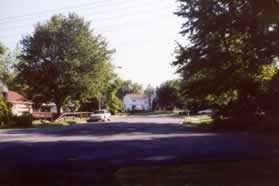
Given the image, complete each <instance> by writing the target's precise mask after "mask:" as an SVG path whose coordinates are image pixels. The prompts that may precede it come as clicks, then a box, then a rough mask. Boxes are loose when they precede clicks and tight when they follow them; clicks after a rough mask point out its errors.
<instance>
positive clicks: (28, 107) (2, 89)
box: [0, 81, 33, 116]
mask: <svg viewBox="0 0 279 186" xmlns="http://www.w3.org/2000/svg"><path fill="white" fill-rule="evenodd" d="M0 94H1V95H2V96H3V98H4V99H5V100H6V101H7V103H9V104H10V105H11V111H12V113H13V115H16V116H21V115H23V114H25V113H28V114H32V112H33V109H32V104H33V103H32V101H30V100H28V99H27V98H25V97H24V96H22V95H20V94H19V93H17V92H15V91H10V90H9V89H8V87H7V86H6V85H5V84H4V83H2V82H1V81H0Z"/></svg>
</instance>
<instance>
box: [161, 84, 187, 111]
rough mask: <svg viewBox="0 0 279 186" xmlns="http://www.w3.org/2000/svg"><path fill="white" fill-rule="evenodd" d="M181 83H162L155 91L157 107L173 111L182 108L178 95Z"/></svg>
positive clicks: (180, 97)
mask: <svg viewBox="0 0 279 186" xmlns="http://www.w3.org/2000/svg"><path fill="white" fill-rule="evenodd" d="M180 86H181V82H180V81H179V80H170V81H167V82H165V83H163V84H162V85H161V86H160V87H159V88H158V89H157V100H156V103H157V105H158V106H159V107H160V108H161V109H164V110H173V109H175V108H182V106H183V99H182V96H181V94H180V92H181V91H180V88H181V87H180Z"/></svg>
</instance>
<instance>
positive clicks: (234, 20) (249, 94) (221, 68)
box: [174, 0, 279, 115]
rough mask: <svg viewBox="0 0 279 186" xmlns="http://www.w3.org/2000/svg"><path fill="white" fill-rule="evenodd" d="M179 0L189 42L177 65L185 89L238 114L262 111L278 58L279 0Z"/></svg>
mask: <svg viewBox="0 0 279 186" xmlns="http://www.w3.org/2000/svg"><path fill="white" fill-rule="evenodd" d="M178 1H179V10H178V12H177V13H176V14H177V15H178V16H180V17H182V18H184V20H185V22H184V24H183V26H182V31H181V34H182V35H183V36H184V37H185V38H187V43H188V44H187V45H185V46H183V45H179V46H178V50H177V60H176V61H175V62H174V64H175V65H177V66H178V69H179V70H178V71H179V72H180V74H181V76H182V78H183V85H184V94H185V95H186V96H188V97H191V98H194V99H199V100H204V101H205V100H206V101H208V102H211V103H213V105H215V106H216V105H217V106H218V107H219V108H225V107H226V108H229V109H231V110H232V112H233V114H236V115H238V114H239V115H241V114H248V113H250V114H253V115H254V114H256V113H259V112H261V110H262V109H263V108H262V106H261V105H260V104H259V103H260V102H259V101H258V99H259V97H260V96H259V95H261V94H262V93H261V92H263V91H264V90H265V89H264V87H263V85H264V84H265V81H268V80H270V79H271V78H272V77H273V75H274V74H275V72H276V69H275V66H274V63H275V61H276V59H277V58H278V57H279V14H278V11H279V2H278V1H276V0H267V1H262V0H234V1H232V0H214V1H212V0H178ZM231 114H232V113H231Z"/></svg>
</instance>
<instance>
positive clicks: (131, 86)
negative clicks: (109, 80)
mask: <svg viewBox="0 0 279 186" xmlns="http://www.w3.org/2000/svg"><path fill="white" fill-rule="evenodd" d="M129 93H136V94H141V93H143V88H142V86H141V85H140V84H138V83H134V82H132V81H131V80H126V81H122V82H121V86H120V88H119V89H118V91H117V93H116V95H117V97H119V98H120V99H123V97H124V96H125V95H126V94H129Z"/></svg>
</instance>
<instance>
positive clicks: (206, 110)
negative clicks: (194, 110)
mask: <svg viewBox="0 0 279 186" xmlns="http://www.w3.org/2000/svg"><path fill="white" fill-rule="evenodd" d="M212 113H213V110H212V109H205V110H200V111H198V114H212Z"/></svg>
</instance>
